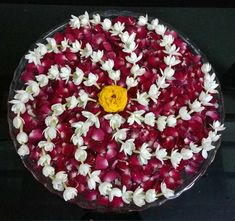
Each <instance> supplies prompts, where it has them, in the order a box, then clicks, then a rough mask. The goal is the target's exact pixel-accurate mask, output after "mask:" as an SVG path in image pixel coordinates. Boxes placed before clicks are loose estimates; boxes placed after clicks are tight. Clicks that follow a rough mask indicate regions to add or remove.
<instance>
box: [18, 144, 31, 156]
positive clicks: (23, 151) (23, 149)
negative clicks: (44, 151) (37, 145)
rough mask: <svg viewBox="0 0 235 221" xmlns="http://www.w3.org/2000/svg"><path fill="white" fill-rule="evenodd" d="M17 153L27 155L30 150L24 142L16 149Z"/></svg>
mask: <svg viewBox="0 0 235 221" xmlns="http://www.w3.org/2000/svg"><path fill="white" fill-rule="evenodd" d="M17 153H18V154H19V155H20V156H22V157H23V156H26V155H29V153H30V152H29V148H28V146H27V145H25V144H22V145H21V146H20V148H19V149H18V150H17Z"/></svg>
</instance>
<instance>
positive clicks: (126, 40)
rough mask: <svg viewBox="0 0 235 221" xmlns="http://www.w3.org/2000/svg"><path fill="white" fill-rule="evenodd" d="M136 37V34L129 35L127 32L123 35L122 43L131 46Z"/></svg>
mask: <svg viewBox="0 0 235 221" xmlns="http://www.w3.org/2000/svg"><path fill="white" fill-rule="evenodd" d="M135 36H136V33H134V32H133V33H132V34H131V35H129V33H128V32H127V31H125V32H124V33H123V35H122V36H121V41H122V42H123V43H125V44H130V43H131V42H133V41H134V40H135Z"/></svg>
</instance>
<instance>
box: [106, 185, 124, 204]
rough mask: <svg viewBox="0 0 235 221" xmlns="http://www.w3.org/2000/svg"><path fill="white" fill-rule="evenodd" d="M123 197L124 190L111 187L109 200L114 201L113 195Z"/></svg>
mask: <svg viewBox="0 0 235 221" xmlns="http://www.w3.org/2000/svg"><path fill="white" fill-rule="evenodd" d="M115 196H116V197H121V196H122V191H121V190H120V189H119V188H117V187H115V188H113V189H111V191H110V192H109V201H110V202H112V201H113V197H115Z"/></svg>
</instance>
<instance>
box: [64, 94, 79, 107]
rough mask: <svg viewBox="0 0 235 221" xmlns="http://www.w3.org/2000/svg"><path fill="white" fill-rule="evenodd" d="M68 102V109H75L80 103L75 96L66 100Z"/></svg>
mask: <svg viewBox="0 0 235 221" xmlns="http://www.w3.org/2000/svg"><path fill="white" fill-rule="evenodd" d="M66 102H67V104H66V105H67V107H68V109H73V108H75V107H77V105H78V102H79V101H78V100H77V98H76V97H75V96H74V95H73V96H71V97H68V98H66Z"/></svg>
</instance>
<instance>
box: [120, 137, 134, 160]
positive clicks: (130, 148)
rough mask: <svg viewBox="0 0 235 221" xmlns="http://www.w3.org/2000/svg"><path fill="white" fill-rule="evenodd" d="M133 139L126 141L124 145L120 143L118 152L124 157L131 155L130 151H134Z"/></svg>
mask: <svg viewBox="0 0 235 221" xmlns="http://www.w3.org/2000/svg"><path fill="white" fill-rule="evenodd" d="M134 141H135V140H134V139H129V140H126V141H125V142H124V143H122V146H121V148H120V152H122V151H123V152H124V153H125V154H126V155H127V154H128V155H130V156H131V155H132V151H133V150H134V149H135V143H134Z"/></svg>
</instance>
